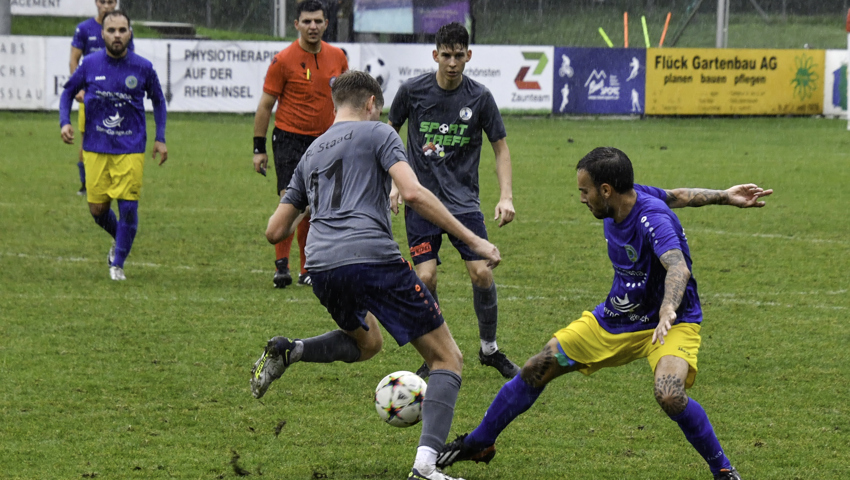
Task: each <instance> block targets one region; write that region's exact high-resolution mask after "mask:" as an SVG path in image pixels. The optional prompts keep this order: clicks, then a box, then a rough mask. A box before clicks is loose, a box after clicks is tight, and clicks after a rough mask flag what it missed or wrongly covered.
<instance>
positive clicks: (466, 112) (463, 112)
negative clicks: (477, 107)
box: [460, 107, 472, 122]
mask: <svg viewBox="0 0 850 480" xmlns="http://www.w3.org/2000/svg"><path fill="white" fill-rule="evenodd" d="M471 118H472V109H471V108H469V107H463V108H461V109H460V119H461V120H463V121H464V122H468V121H469V120H470V119H471Z"/></svg>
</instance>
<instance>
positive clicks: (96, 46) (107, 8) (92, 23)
mask: <svg viewBox="0 0 850 480" xmlns="http://www.w3.org/2000/svg"><path fill="white" fill-rule="evenodd" d="M94 3H95V6H96V7H97V16H95V17H92V18H89V19H88V20H85V21H83V22H80V24H79V25H77V29H76V31H75V32H74V38H73V39H71V61H70V64H69V65H68V67H69V69H70V71H71V75H73V74H74V72H75V71H76V70H77V67H79V66H80V61H81V60H82V59H83V58H85V56H86V55H88V54H90V53H94V52H98V51H100V50H103V49H104V48H105V46H106V44H104V43H103V35H102V34H101V24H102V23H103V16H104V15H106V14H107V13H109V12H111V11H113V10H115V8H116V7H117V6H118V2H117V1H116V0H95V2H94ZM129 48H130V50H133V41H132V39H131V40H130V45H129ZM85 93H86V92H84V91H80V92H79V93H78V94H77V96H76V98H75V99H76V100H77V102H79V104H80V110H79V112H78V115H79V122H78V127H79V129H80V136H83V135H84V134H85V118H86V108H85V105H84V104H83V99H84V98H85ZM79 157H80V159H79V161H78V162H77V168H78V169H79V172H80V183H81V184H82V186H81V187H80V190H79V191H78V192H77V195H85V194H86V171H85V168H84V167H83V147H82V145H80V154H79Z"/></svg>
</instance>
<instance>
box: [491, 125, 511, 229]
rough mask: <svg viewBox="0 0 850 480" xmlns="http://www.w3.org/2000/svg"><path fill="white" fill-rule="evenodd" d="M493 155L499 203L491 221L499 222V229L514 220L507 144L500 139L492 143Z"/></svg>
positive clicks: (509, 153)
mask: <svg viewBox="0 0 850 480" xmlns="http://www.w3.org/2000/svg"><path fill="white" fill-rule="evenodd" d="M491 145H493V153H494V154H495V155H496V178H497V179H498V180H499V191H500V194H499V203H498V204H496V212H495V213H496V216H495V217H494V218H493V220H499V227H502V226H504V225H507V224H509V223H511V222H512V221H513V220H514V217H515V216H516V210H514V193H513V167H512V166H511V151H510V150H509V149H508V142H507V141H506V140H505V139H504V138H502V139H500V140H496V141H495V142H492V143H491Z"/></svg>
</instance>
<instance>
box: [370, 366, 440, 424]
mask: <svg viewBox="0 0 850 480" xmlns="http://www.w3.org/2000/svg"><path fill="white" fill-rule="evenodd" d="M427 387H428V385H427V384H426V383H425V380H422V379H421V378H419V376H418V375H416V374H415V373H412V372H406V371H404V370H401V371H398V372H393V373H391V374H389V375H387V376H386V377H384V378H383V379H381V381H380V382H378V388H376V389H375V410H377V411H378V415H379V416H380V417H381V420H383V421H384V422H386V423H389V424H390V425H392V426H394V427H401V428H406V427H409V426H411V425H416V424H417V423H419V421H420V420H422V401H423V400H425V389H426V388H427Z"/></svg>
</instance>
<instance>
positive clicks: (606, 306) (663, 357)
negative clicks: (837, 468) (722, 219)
mask: <svg viewBox="0 0 850 480" xmlns="http://www.w3.org/2000/svg"><path fill="white" fill-rule="evenodd" d="M576 170H577V181H578V188H579V192H580V193H581V202H582V203H583V204H585V205H587V207H588V208H589V209H590V212H591V213H592V214H593V216H595V217H596V218H599V219H603V222H604V229H605V239H606V242H607V245H608V257H609V258H610V259H611V263H612V264H613V267H614V281H613V284H612V286H611V291H610V293H609V294H608V297H607V298H606V300H605V301H604V302H603V303H601V304H599V305H598V306H597V307H596V308H595V309H594V310H593V312H592V313H591V312H584V314H583V315H582V317H581V318H580V319H578V320H576V321H574V322H572V323H570V324H569V326H567V327H566V328H563V329H561V330H559V331H558V332H556V333H555V334H554V336H553V338H552V339H551V340H550V341H549V342H548V343H547V344H546V346H545V347H544V348H543V351H542V352H541V353H539V354H537V355H535V356H534V357H532V358H531V359H529V360H528V362H526V363H525V365H524V366H523V368H522V371H521V373H520V375H518V376H516V377H515V378H514V379H513V380H511V381H509V382H508V383H506V384H505V385H504V386H503V387H502V389H501V390H500V391H499V393H498V395H497V396H496V398H495V399H494V400H493V403H491V405H490V408H489V409H488V410H487V413H486V414H485V416H484V419H483V420H482V421H481V424H479V426H478V428H476V429H475V430H474V431H473V432H472V433H470V434H468V435H462V436H460V437H458V439H457V440H455V441H454V442H452V443H450V444H449V445H447V446H446V447H445V448H444V449H443V450H442V451H441V452H440V456H439V457H438V459H437V466H438V467H446V466H449V465H452V464H453V463H455V462H458V461H464V460H472V461H475V462H485V463H489V462H490V460H492V459H493V457H494V456H495V454H496V448H495V442H496V438H497V437H498V436H499V434H500V433H501V432H502V431H503V430H504V429H505V428H506V427H507V426H508V425H509V424H510V423H511V422H512V421H513V420H514V419H515V418H517V417H518V416H519V415H521V414H522V413H523V412H525V411H526V410H528V409H529V408H531V406H532V405H533V404H534V402H535V401H536V400H537V398H538V397H539V396H540V394H541V393H542V392H543V389H544V388H545V386H546V385H547V384H548V383H549V382H551V381H552V380H554V379H555V378H557V377H559V376H561V375H564V374H567V373H570V372H574V371H579V372H582V373H583V374H585V375H590V374H592V373H593V372H595V371H597V370H599V369H601V368H606V367H616V366H619V365H625V364H627V363H629V362H632V361H634V360H637V359H640V358H647V359H648V360H649V364H650V367H651V368H652V370H653V372H654V374H655V399H656V401H657V402H658V404H659V405H660V406H661V409H662V410H663V411H664V412H665V413H666V414H667V415H668V416H669V417H670V418H671V419H672V420H673V421H675V422H676V423H677V424H678V425H679V427H680V428H681V429H682V432H683V433H684V434H685V438H686V439H687V440H688V441H689V442H690V443H691V445H693V447H694V448H695V449H696V450H697V452H698V453H699V454H700V456H702V457H703V459H705V461H706V462H707V463H708V466H709V468H710V470H711V473H712V474H713V475H714V478H715V479H723V480H740V478H741V477H740V475H739V474H738V473H737V471H736V470H735V468H733V467H732V465H731V463H730V462H729V460H728V459H727V458H726V454H725V453H724V451H723V449H722V447H721V446H720V442H719V441H718V439H717V436H716V435H715V433H714V428H713V427H712V426H711V423H710V422H709V420H708V416H707V415H706V413H705V410H703V408H702V407H701V406H700V405H699V404H698V403H697V402H696V400H694V399H692V398H690V397H689V396H688V394H687V392H686V389H687V388H690V387H691V386H692V385H693V383H694V379H695V377H696V373H697V354H698V352H699V346H700V343H701V339H700V336H699V331H700V322H701V321H702V310H701V309H700V303H699V295H698V294H697V284H696V281H695V280H694V278H693V275H692V273H691V260H690V252H689V248H688V243H687V239H686V238H685V233H684V230H683V229H682V226H681V224H680V223H679V220H678V218H677V217H676V215H675V214H673V212H672V211H671V210H670V207H684V206H693V207H698V206H702V205H709V204H722V205H734V206H737V207H741V208H747V207H761V206H764V201H762V200H760V198H761V197H764V196H767V195H770V194H771V193H773V192H772V190H762V189H761V188H759V187H758V186H756V185H737V186H735V187H732V188H730V189H728V190H725V191H718V190H700V189H677V190H662V189H660V188H654V187H645V186H642V185H635V184H634V173H633V170H632V164H631V161H630V160H629V158H628V157H627V156H626V154H624V153H623V152H621V151H619V150H617V149H614V148H597V149H595V150H593V151H592V152H590V153H589V154H587V155H586V156H585V157H584V158H583V159H582V160H581V161H580V162H579V163H578V166H577V167H576Z"/></svg>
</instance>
